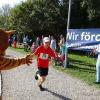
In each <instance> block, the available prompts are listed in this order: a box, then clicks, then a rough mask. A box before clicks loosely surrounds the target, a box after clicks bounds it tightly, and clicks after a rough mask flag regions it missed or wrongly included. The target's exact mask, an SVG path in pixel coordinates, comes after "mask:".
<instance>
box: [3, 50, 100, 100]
mask: <svg viewBox="0 0 100 100" xmlns="http://www.w3.org/2000/svg"><path fill="white" fill-rule="evenodd" d="M7 53H8V54H10V55H14V56H22V54H21V53H16V52H14V51H12V50H9V49H8V51H7ZM35 65H36V61H35V60H34V61H33V64H32V65H31V66H29V67H28V66H27V65H23V66H21V67H19V68H14V69H11V70H9V71H2V79H3V88H2V98H3V100H100V90H97V89H96V88H94V87H90V86H88V85H86V84H85V83H84V82H82V81H80V80H78V79H76V78H73V77H71V76H69V75H65V74H63V73H62V72H59V71H57V70H55V69H53V68H52V67H51V66H50V70H49V75H48V77H47V80H46V82H45V83H44V85H43V86H44V87H45V88H46V91H42V92H41V91H40V90H39V88H38V87H37V82H36V80H35V79H34V75H35V72H36V67H35Z"/></svg>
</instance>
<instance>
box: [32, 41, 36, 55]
mask: <svg viewBox="0 0 100 100" xmlns="http://www.w3.org/2000/svg"><path fill="white" fill-rule="evenodd" d="M35 49H36V45H35V42H33V44H32V46H31V50H32V52H33V53H34V51H35Z"/></svg>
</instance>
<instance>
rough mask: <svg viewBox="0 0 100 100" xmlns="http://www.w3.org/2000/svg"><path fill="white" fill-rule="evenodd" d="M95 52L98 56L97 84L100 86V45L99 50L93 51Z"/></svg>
mask: <svg viewBox="0 0 100 100" xmlns="http://www.w3.org/2000/svg"><path fill="white" fill-rule="evenodd" d="M93 52H94V53H95V54H97V55H98V58H97V61H96V83H97V84H100V44H99V45H98V47H97V48H95V49H93Z"/></svg>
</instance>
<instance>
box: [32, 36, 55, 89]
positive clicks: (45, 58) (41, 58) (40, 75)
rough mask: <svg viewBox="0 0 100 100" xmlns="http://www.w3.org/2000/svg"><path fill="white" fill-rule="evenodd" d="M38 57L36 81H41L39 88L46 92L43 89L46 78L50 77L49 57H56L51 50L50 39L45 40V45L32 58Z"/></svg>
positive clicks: (45, 38)
mask: <svg viewBox="0 0 100 100" xmlns="http://www.w3.org/2000/svg"><path fill="white" fill-rule="evenodd" d="M34 55H37V68H38V71H37V72H36V76H35V79H38V80H39V83H38V86H39V88H40V90H41V91H44V88H43V87H42V84H43V82H44V81H45V78H46V76H47V75H48V70H49V68H48V65H49V57H55V54H54V52H53V51H52V49H51V48H50V39H49V38H48V37H44V38H43V45H41V46H39V47H38V48H37V49H36V50H35V52H34V53H33V55H32V56H34Z"/></svg>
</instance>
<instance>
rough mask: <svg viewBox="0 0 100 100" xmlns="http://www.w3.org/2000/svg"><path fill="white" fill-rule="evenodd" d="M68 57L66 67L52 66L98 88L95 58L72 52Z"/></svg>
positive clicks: (20, 50)
mask: <svg viewBox="0 0 100 100" xmlns="http://www.w3.org/2000/svg"><path fill="white" fill-rule="evenodd" d="M10 49H12V50H16V51H18V52H21V53H28V52H25V51H24V49H21V48H16V49H14V48H10ZM68 59H69V66H68V68H64V67H61V66H54V68H55V69H57V70H59V71H63V72H64V73H66V74H69V75H71V76H73V77H77V78H79V79H80V80H82V81H84V82H85V83H87V84H88V85H90V86H95V87H97V88H100V85H98V84H95V80H96V67H95V65H96V59H94V58H89V57H87V56H83V55H78V54H73V53H69V54H68Z"/></svg>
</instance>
